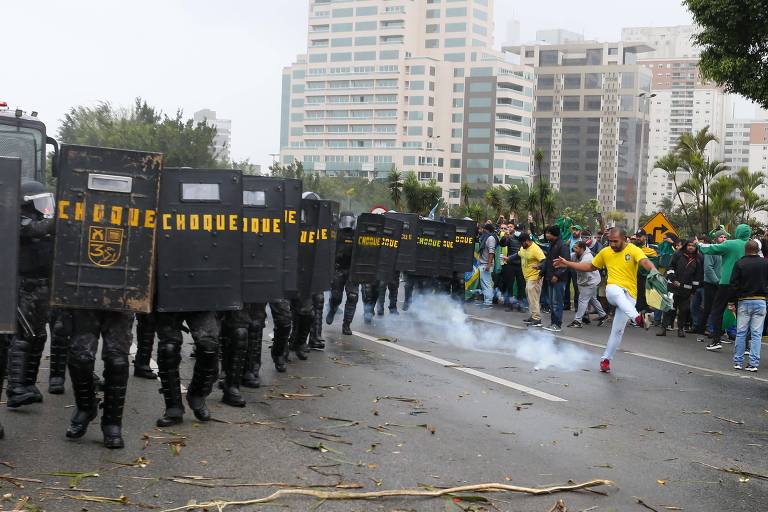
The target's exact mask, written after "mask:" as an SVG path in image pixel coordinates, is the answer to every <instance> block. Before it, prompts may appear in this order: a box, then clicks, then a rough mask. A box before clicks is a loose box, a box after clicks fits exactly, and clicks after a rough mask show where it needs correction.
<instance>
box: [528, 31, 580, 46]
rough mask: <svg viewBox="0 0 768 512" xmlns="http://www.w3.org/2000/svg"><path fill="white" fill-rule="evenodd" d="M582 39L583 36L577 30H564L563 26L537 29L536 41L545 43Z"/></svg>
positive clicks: (563, 42) (571, 41)
mask: <svg viewBox="0 0 768 512" xmlns="http://www.w3.org/2000/svg"><path fill="white" fill-rule="evenodd" d="M583 40H584V36H583V35H581V34H579V33H578V32H572V31H570V30H565V29H564V28H554V29H550V30H537V31H536V41H538V42H541V43H547V44H567V43H579V42H581V41H583Z"/></svg>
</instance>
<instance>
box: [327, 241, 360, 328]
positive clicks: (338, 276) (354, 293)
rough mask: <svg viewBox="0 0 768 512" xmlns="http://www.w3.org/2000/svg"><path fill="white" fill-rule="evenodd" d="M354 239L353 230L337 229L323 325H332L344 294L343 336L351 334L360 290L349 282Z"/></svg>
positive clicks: (357, 285)
mask: <svg viewBox="0 0 768 512" xmlns="http://www.w3.org/2000/svg"><path fill="white" fill-rule="evenodd" d="M354 237H355V230H354V228H351V227H346V228H339V230H338V231H337V234H336V260H335V264H334V276H333V284H332V285H331V298H330V300H329V301H328V315H327V316H326V318H325V323H327V324H328V325H331V324H332V323H333V317H334V316H335V315H336V311H337V310H338V309H339V306H340V305H341V299H342V294H343V293H346V295H347V301H346V302H345V303H344V318H343V320H342V324H341V332H342V333H344V334H352V329H351V327H350V325H351V324H352V320H353V319H354V318H355V309H357V300H358V292H359V290H360V285H359V284H357V283H353V282H350V280H349V267H350V265H351V264H352V247H353V244H354Z"/></svg>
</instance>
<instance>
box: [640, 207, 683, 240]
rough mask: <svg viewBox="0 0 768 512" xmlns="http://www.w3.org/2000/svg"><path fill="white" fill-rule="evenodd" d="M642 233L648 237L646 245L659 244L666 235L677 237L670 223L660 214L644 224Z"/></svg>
mask: <svg viewBox="0 0 768 512" xmlns="http://www.w3.org/2000/svg"><path fill="white" fill-rule="evenodd" d="M643 231H645V232H646V234H647V235H648V243H650V244H660V243H661V242H662V241H663V240H664V237H665V236H668V235H675V236H679V235H678V234H677V231H675V228H674V227H672V223H671V222H669V220H668V219H667V217H665V216H664V214H663V213H661V212H659V213H657V214H656V215H654V216H653V217H652V218H651V220H649V221H648V222H646V223H645V226H643Z"/></svg>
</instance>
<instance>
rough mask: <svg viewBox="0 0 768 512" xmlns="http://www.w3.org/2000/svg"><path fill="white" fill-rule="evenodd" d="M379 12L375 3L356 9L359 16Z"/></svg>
mask: <svg viewBox="0 0 768 512" xmlns="http://www.w3.org/2000/svg"><path fill="white" fill-rule="evenodd" d="M376 13H377V8H376V6H375V5H372V6H370V7H358V8H357V10H356V11H355V14H356V15H357V16H373V15H375V14H376Z"/></svg>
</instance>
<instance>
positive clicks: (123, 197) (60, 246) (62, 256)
mask: <svg viewBox="0 0 768 512" xmlns="http://www.w3.org/2000/svg"><path fill="white" fill-rule="evenodd" d="M162 170H163V156H162V155H161V154H160V153H147V152H142V151H127V150H122V149H108V148H96V147H87V146H74V145H63V146H62V147H61V152H60V158H59V176H58V192H57V201H58V204H57V215H56V243H55V248H54V259H53V274H52V282H51V305H52V306H55V307H62V308H85V309H102V310H110V311H128V312H136V313H149V312H151V311H152V296H153V291H154V272H155V265H154V252H155V233H156V224H157V222H158V217H157V205H158V191H159V185H160V176H161V174H162Z"/></svg>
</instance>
